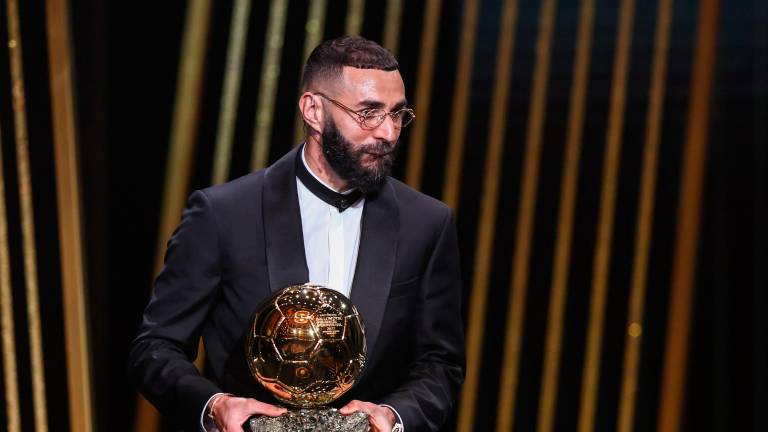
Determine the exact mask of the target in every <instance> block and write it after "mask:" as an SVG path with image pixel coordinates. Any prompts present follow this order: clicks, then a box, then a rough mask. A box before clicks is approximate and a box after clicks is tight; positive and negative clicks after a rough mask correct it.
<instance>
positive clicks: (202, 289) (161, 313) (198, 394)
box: [129, 191, 221, 428]
mask: <svg viewBox="0 0 768 432" xmlns="http://www.w3.org/2000/svg"><path fill="white" fill-rule="evenodd" d="M219 249H220V245H219V234H218V229H217V223H216V220H215V216H214V214H213V209H212V206H211V202H210V200H209V198H208V196H207V195H206V194H205V193H204V192H202V191H196V192H194V193H193V194H192V195H191V196H190V197H189V199H188V201H187V206H186V208H185V210H184V212H183V214H182V218H181V223H180V224H179V226H178V227H177V228H176V230H175V232H174V233H173V235H172V236H171V239H170V240H169V242H168V248H167V251H166V254H165V260H164V266H163V268H162V270H161V271H160V274H159V275H158V276H157V278H156V279H155V283H154V289H153V292H152V297H151V299H150V301H149V304H148V305H147V307H146V309H145V310H144V315H143V319H142V322H141V326H140V328H139V332H138V335H137V337H136V339H135V340H134V341H133V342H132V344H131V349H130V359H129V369H130V374H131V376H132V378H133V381H134V382H135V383H136V386H137V387H138V389H139V391H140V392H141V393H142V394H143V395H144V396H145V397H146V398H147V399H148V400H149V401H150V402H151V403H152V404H153V405H155V407H156V408H157V409H158V410H159V411H160V412H161V413H162V414H163V415H166V416H169V417H172V418H174V419H175V420H176V421H178V422H180V423H183V424H184V425H185V426H187V427H190V428H191V427H196V428H199V419H200V412H201V410H202V409H203V407H204V405H205V403H206V401H207V400H208V398H210V396H211V395H213V394H214V393H217V392H220V391H221V390H220V389H219V388H218V387H217V386H216V385H215V384H214V383H213V382H211V381H210V380H208V379H206V378H204V377H202V376H201V375H200V373H199V372H198V371H197V369H196V368H195V366H194V365H193V364H192V362H193V361H194V359H195V358H196V357H197V347H198V342H199V340H200V334H201V331H202V327H203V324H204V322H205V319H206V316H207V315H208V312H209V311H210V309H211V307H212V304H213V303H214V301H215V300H216V298H217V296H218V293H219V281H220V279H221V268H220V262H219V256H220V250H219Z"/></svg>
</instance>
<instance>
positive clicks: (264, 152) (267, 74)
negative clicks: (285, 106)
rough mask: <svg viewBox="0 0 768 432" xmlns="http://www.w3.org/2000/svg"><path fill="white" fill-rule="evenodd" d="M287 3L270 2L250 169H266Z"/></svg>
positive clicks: (277, 0) (280, 0)
mask: <svg viewBox="0 0 768 432" xmlns="http://www.w3.org/2000/svg"><path fill="white" fill-rule="evenodd" d="M287 8H288V0H272V2H271V3H270V7H269V9H270V12H269V23H268V24H267V36H266V38H265V42H264V60H263V63H262V65H261V82H260V84H259V105H258V108H257V109H256V131H255V133H254V137H253V149H252V151H251V169H253V170H257V169H260V168H264V167H265V166H267V159H268V158H269V140H270V138H271V136H272V119H273V118H274V109H275V97H277V79H278V78H279V77H280V53H281V52H282V50H283V38H284V34H283V33H285V18H286V9H287Z"/></svg>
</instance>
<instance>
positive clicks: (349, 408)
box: [339, 400, 359, 415]
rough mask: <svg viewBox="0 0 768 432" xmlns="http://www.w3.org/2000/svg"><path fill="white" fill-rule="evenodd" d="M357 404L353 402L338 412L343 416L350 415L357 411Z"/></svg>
mask: <svg viewBox="0 0 768 432" xmlns="http://www.w3.org/2000/svg"><path fill="white" fill-rule="evenodd" d="M358 405H359V404H358V402H357V401H356V400H353V401H351V402H349V403H348V404H346V405H344V406H343V407H341V408H340V409H339V412H340V413H341V414H344V415H349V414H352V413H353V412H355V411H357V410H358V409H359V407H358Z"/></svg>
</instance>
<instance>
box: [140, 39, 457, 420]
mask: <svg viewBox="0 0 768 432" xmlns="http://www.w3.org/2000/svg"><path fill="white" fill-rule="evenodd" d="M299 110H300V112H301V115H302V118H303V120H304V125H305V130H306V141H305V143H304V144H303V145H301V146H298V147H297V148H295V149H293V150H291V151H290V152H288V154H286V155H285V156H283V157H282V158H281V159H280V160H278V161H277V162H276V163H275V164H274V165H272V166H270V167H269V168H266V169H264V170H259V171H256V172H253V173H251V174H248V175H246V176H244V177H241V178H239V179H236V180H234V181H231V182H229V183H226V184H223V185H218V186H213V187H210V188H207V189H204V190H200V191H196V192H194V193H193V194H192V195H191V196H190V197H189V200H188V203H187V207H186V209H185V211H184V214H183V216H182V220H181V223H180V225H179V227H178V228H177V229H176V231H175V232H174V234H173V236H172V237H171V239H170V241H169V243H168V250H167V253H166V256H165V265H164V267H163V269H162V271H161V273H160V274H159V276H158V277H157V279H156V280H155V284H154V290H153V295H152V298H151V300H150V302H149V304H148V306H147V308H146V309H145V311H144V317H143V322H142V324H141V327H140V329H139V333H138V336H137V337H136V339H135V340H134V342H133V344H132V347H131V358H130V368H131V373H132V374H133V376H134V377H135V381H136V382H137V385H138V387H139V389H140V391H141V392H142V393H143V394H144V395H145V396H146V397H147V399H148V400H149V401H150V402H152V403H153V404H154V405H155V406H156V407H157V408H158V409H159V410H160V411H161V412H162V413H163V414H164V415H167V416H169V417H171V418H173V419H175V420H176V422H177V423H179V424H180V425H181V426H183V427H185V428H187V429H188V430H201V429H202V430H216V429H218V430H221V431H233V430H242V425H243V423H244V422H246V421H247V419H248V418H249V417H250V416H253V415H267V416H277V415H280V414H282V413H283V412H284V411H285V410H284V409H283V408H279V407H277V406H275V405H272V403H273V401H274V399H273V398H272V397H271V395H270V394H269V393H268V392H267V391H266V390H265V389H263V388H262V387H261V386H260V385H259V384H258V383H256V381H255V380H253V378H251V376H250V373H249V371H248V366H247V365H246V364H245V356H244V349H243V346H242V343H243V342H242V341H243V337H242V336H243V335H244V333H245V332H246V331H247V328H248V325H249V320H250V318H251V314H252V313H253V311H254V310H255V309H256V307H258V305H259V304H260V303H261V302H262V301H263V300H264V299H266V298H268V297H270V296H271V295H272V294H273V293H274V292H276V291H277V290H280V289H281V288H283V287H286V286H289V285H295V284H301V283H305V282H311V283H315V284H319V285H325V286H328V287H330V288H332V289H335V290H337V291H339V292H341V293H343V294H345V295H347V296H348V297H350V298H351V300H352V302H353V303H354V304H355V305H356V307H357V308H358V310H359V312H360V315H361V317H362V318H363V323H364V325H365V329H366V337H367V346H368V357H367V361H366V366H365V368H364V369H363V372H362V374H361V375H360V377H359V379H358V381H357V383H356V384H355V386H354V387H353V388H352V389H351V390H350V391H349V392H348V393H346V394H345V395H344V396H342V398H341V399H340V400H338V401H336V406H339V407H341V409H340V412H341V413H342V414H350V413H352V412H354V411H358V410H359V411H363V412H364V413H366V414H367V415H368V418H369V422H370V424H371V427H372V430H374V431H385V432H389V431H392V430H406V431H408V432H416V431H435V430H439V429H440V428H441V427H442V425H443V424H444V423H445V421H446V418H447V417H448V415H449V414H450V412H451V409H452V406H453V404H454V402H455V399H456V396H457V393H458V390H459V387H460V385H461V382H462V381H463V377H464V340H463V333H462V328H461V315H460V307H461V305H460V301H461V282H460V274H459V254H458V248H457V238H456V229H455V225H454V222H453V217H452V213H451V211H450V210H449V209H448V208H447V207H446V206H445V205H444V204H442V203H440V202H439V201H437V200H435V199H432V198H430V197H427V196H426V195H423V194H421V193H419V192H417V191H415V190H413V189H411V188H409V187H408V186H406V185H404V184H403V183H401V182H399V181H397V180H395V179H393V178H391V177H389V173H390V169H391V167H392V164H393V162H394V160H395V154H396V151H397V148H398V139H399V137H400V132H401V131H402V129H403V128H404V127H406V126H407V125H408V124H409V123H410V122H411V120H413V118H414V113H413V111H412V110H411V109H409V108H408V107H407V101H406V99H405V86H404V84H403V80H402V78H401V76H400V72H399V71H398V64H397V61H396V60H395V58H394V57H393V56H392V54H391V53H390V52H389V51H387V50H386V49H384V48H383V47H381V46H379V45H378V44H376V43H374V42H371V41H368V40H366V39H363V38H360V37H343V38H339V39H334V40H330V41H326V42H324V43H322V44H321V45H319V46H318V47H317V48H315V50H314V51H313V52H312V54H311V55H310V56H309V59H308V60H307V64H306V66H305V69H304V75H303V78H302V94H301V96H300V98H299ZM200 336H202V337H203V341H204V343H205V347H206V352H207V358H206V361H207V368H206V376H205V377H204V376H201V375H200V374H199V373H198V371H197V370H196V369H195V367H194V365H193V364H192V361H193V360H194V358H195V357H196V355H197V347H198V340H199V338H200Z"/></svg>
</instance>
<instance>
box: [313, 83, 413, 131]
mask: <svg viewBox="0 0 768 432" xmlns="http://www.w3.org/2000/svg"><path fill="white" fill-rule="evenodd" d="M313 94H316V95H318V96H321V97H322V98H324V99H327V100H328V101H329V102H331V103H332V104H334V105H336V106H337V107H339V108H341V109H343V110H344V111H346V112H347V113H349V114H350V115H351V116H352V118H353V119H354V120H355V121H356V122H357V123H358V124H360V127H361V128H362V129H366V130H373V129H376V128H377V127H379V126H381V125H382V123H384V120H386V116H389V117H390V118H391V119H392V124H393V125H394V127H395V129H402V128H404V127H406V126H408V125H409V124H411V122H413V120H414V119H415V118H416V114H415V113H414V112H413V110H412V109H410V108H400V109H399V110H397V111H389V112H384V115H383V116H381V117H380V118H381V120H379V122H378V123H377V124H376V125H375V126H368V125H366V124H365V122H366V119H370V118H372V117H366V115H365V114H364V113H366V112H370V111H384V110H383V109H380V108H365V109H361V110H359V111H355V110H354V109H352V108H350V107H348V106H346V105H344V104H343V103H341V102H339V101H337V100H335V99H332V98H330V97H328V96H326V95H325V94H323V93H321V92H314V93H313ZM402 112H407V113H409V114H410V115H411V119H410V120H409V121H408V123H405V124H400V126H398V125H397V123H396V122H395V116H396V115H399V114H401V113H402Z"/></svg>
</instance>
